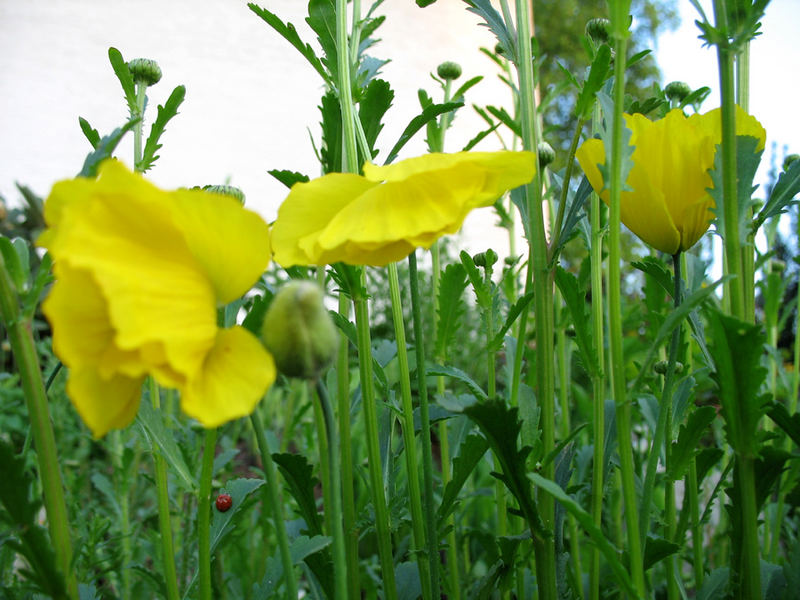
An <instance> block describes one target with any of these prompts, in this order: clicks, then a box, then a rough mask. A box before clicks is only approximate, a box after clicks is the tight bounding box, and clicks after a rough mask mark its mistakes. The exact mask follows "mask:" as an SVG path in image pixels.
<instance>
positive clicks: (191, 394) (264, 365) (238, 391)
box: [181, 327, 275, 427]
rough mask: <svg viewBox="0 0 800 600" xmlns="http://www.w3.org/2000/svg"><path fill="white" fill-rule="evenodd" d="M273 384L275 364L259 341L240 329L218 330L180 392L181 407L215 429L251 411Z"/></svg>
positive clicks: (206, 425)
mask: <svg viewBox="0 0 800 600" xmlns="http://www.w3.org/2000/svg"><path fill="white" fill-rule="evenodd" d="M273 381H275V363H274V361H273V359H272V356H271V355H270V354H269V353H268V352H267V351H266V350H265V349H264V347H263V346H262V345H261V342H259V341H258V340H257V339H256V337H255V336H254V335H253V334H251V333H250V332H249V331H247V330H246V329H244V328H242V327H233V328H231V329H221V330H219V332H218V334H217V338H216V342H215V344H214V347H213V348H212V349H211V351H210V352H209V353H208V355H207V356H206V358H205V361H204V363H203V368H202V369H201V371H200V372H199V373H198V375H197V377H195V378H194V379H192V380H191V381H189V382H188V384H187V385H186V386H185V387H184V388H183V389H182V390H181V407H182V408H183V411H184V412H185V413H186V414H187V415H189V416H191V417H194V418H195V419H197V420H198V421H200V423H202V424H203V425H204V426H205V427H217V426H219V425H222V424H223V423H225V422H227V421H230V420H232V419H236V418H239V417H244V416H246V415H249V414H250V413H251V412H253V409H254V408H255V406H256V404H258V402H259V400H261V398H262V396H263V395H264V393H265V392H266V391H267V388H269V386H270V385H272V382H273Z"/></svg>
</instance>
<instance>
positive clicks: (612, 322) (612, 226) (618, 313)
mask: <svg viewBox="0 0 800 600" xmlns="http://www.w3.org/2000/svg"><path fill="white" fill-rule="evenodd" d="M619 4H622V3H619ZM617 11H618V12H619V11H620V9H619V7H617ZM621 12H625V11H621ZM615 16H616V22H617V23H619V22H620V20H621V19H624V20H625V22H626V23H627V18H626V16H627V15H621V14H616V15H615ZM614 22H615V20H613V19H612V25H613V24H614ZM614 45H615V51H616V56H617V60H615V61H614V114H613V116H612V119H611V123H612V125H611V126H612V148H611V185H610V190H611V198H610V203H609V204H610V211H609V240H608V241H609V259H608V313H609V322H608V324H609V350H610V353H611V364H610V367H611V368H610V369H609V375H610V378H611V390H612V394H613V398H614V403H615V405H616V420H617V441H618V445H619V459H620V477H621V479H622V493H623V498H624V502H625V520H626V525H627V537H628V551H629V560H630V571H631V576H632V578H633V584H634V587H635V588H636V591H637V593H638V595H639V596H640V597H642V598H643V597H645V596H646V591H645V590H646V588H645V580H644V566H643V561H642V551H641V545H640V541H641V537H640V533H639V515H638V514H637V510H636V509H637V502H636V485H635V481H634V468H633V448H632V447H631V435H632V433H631V405H630V402H629V401H628V398H627V394H626V385H625V362H624V356H623V351H622V300H621V290H620V282H621V277H622V276H621V273H620V262H621V257H620V248H621V237H620V195H621V192H622V185H623V183H624V182H623V181H622V152H623V148H622V145H623V137H622V131H623V120H622V105H623V100H624V97H625V60H624V57H625V56H626V50H627V37H626V35H624V34H619V33H615V36H614Z"/></svg>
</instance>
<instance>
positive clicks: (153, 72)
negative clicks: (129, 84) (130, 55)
mask: <svg viewBox="0 0 800 600" xmlns="http://www.w3.org/2000/svg"><path fill="white" fill-rule="evenodd" d="M128 69H130V72H131V77H133V81H134V82H135V83H143V84H144V85H146V86H151V85H155V84H157V83H158V82H159V81H161V67H159V66H158V63H157V62H156V61H154V60H152V59H150V58H134V59H133V60H131V61H130V62H129V63H128Z"/></svg>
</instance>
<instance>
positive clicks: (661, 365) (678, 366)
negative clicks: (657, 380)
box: [653, 360, 683, 375]
mask: <svg viewBox="0 0 800 600" xmlns="http://www.w3.org/2000/svg"><path fill="white" fill-rule="evenodd" d="M668 366H669V363H667V361H665V360H659V361H658V362H656V363H655V364H654V365H653V370H654V371H655V372H656V373H658V374H659V375H665V374H666V373H667V367H668ZM675 373H676V374H680V373H683V363H682V362H676V363H675Z"/></svg>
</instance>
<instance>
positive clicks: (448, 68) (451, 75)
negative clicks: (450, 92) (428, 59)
mask: <svg viewBox="0 0 800 600" xmlns="http://www.w3.org/2000/svg"><path fill="white" fill-rule="evenodd" d="M436 74H437V75H438V76H439V77H441V78H442V79H444V80H445V81H451V80H453V79H458V78H459V77H461V65H459V64H458V63H455V62H453V61H450V60H448V61H447V62H443V63H442V64H440V65H439V66H438V67H436Z"/></svg>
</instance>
